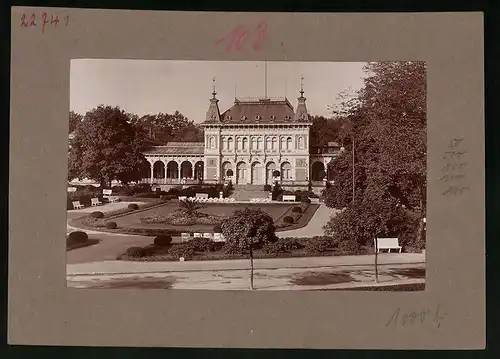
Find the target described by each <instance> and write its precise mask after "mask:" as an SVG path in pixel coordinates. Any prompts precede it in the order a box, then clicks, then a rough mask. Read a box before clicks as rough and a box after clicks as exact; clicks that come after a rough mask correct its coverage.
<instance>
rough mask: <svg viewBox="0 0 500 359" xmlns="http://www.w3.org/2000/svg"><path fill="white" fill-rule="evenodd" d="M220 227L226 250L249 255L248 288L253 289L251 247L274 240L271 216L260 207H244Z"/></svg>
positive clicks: (274, 231)
mask: <svg viewBox="0 0 500 359" xmlns="http://www.w3.org/2000/svg"><path fill="white" fill-rule="evenodd" d="M221 229H222V234H223V235H224V238H225V240H226V243H225V244H224V250H225V251H226V252H228V253H237V254H247V253H248V254H249V255H250V288H251V289H253V248H254V245H255V244H258V245H261V246H262V245H264V244H266V243H270V242H274V241H276V239H277V237H276V227H275V226H274V223H273V219H272V217H271V216H269V215H268V214H267V213H266V212H264V211H263V210H261V209H250V208H248V207H246V208H244V209H240V210H237V211H235V212H234V213H233V215H232V216H231V217H229V218H228V219H227V220H225V221H224V222H222V225H221Z"/></svg>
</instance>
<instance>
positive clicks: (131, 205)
mask: <svg viewBox="0 0 500 359" xmlns="http://www.w3.org/2000/svg"><path fill="white" fill-rule="evenodd" d="M127 207H128V209H132V210H134V211H135V210H137V209H139V205H138V204H137V203H130V204H129V205H128V206H127Z"/></svg>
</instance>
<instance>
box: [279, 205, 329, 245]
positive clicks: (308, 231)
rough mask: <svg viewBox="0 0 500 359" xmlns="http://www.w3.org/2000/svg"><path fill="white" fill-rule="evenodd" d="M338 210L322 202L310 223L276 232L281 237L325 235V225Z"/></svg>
mask: <svg viewBox="0 0 500 359" xmlns="http://www.w3.org/2000/svg"><path fill="white" fill-rule="evenodd" d="M337 212H338V210H336V209H333V208H328V207H327V206H325V204H324V203H321V204H320V206H319V208H318V209H317V210H316V212H315V213H314V216H313V217H312V218H311V220H310V221H309V223H308V224H307V225H306V226H305V227H302V228H297V229H292V230H290V231H281V232H276V235H277V236H278V237H280V238H284V237H315V236H323V235H324V234H325V233H324V231H323V226H324V225H325V224H326V223H327V222H328V220H329V219H330V217H331V216H333V215H335V214H336V213H337Z"/></svg>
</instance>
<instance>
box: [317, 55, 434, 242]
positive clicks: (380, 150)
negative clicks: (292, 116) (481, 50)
mask: <svg viewBox="0 0 500 359" xmlns="http://www.w3.org/2000/svg"><path fill="white" fill-rule="evenodd" d="M365 71H366V72H367V74H368V76H367V77H366V79H365V84H364V88H363V89H362V90H360V91H359V93H358V96H357V97H356V98H355V99H353V100H350V101H346V102H344V103H343V104H342V106H340V110H339V111H338V114H339V115H341V116H342V118H343V119H344V121H345V124H344V125H343V126H342V128H341V129H340V131H339V138H340V141H341V142H342V143H343V145H344V148H345V151H344V152H343V153H342V154H341V155H340V156H339V157H338V158H336V159H334V160H332V162H331V163H330V164H329V167H330V169H331V170H332V171H333V172H334V175H335V181H334V184H333V185H332V186H330V187H329V188H327V189H325V191H324V195H325V197H326V201H325V202H326V204H327V205H328V206H331V207H336V208H345V207H349V206H351V205H352V203H353V201H352V199H353V198H352V166H353V163H352V153H353V152H352V151H353V149H354V154H355V156H354V159H355V160H354V170H355V171H354V173H355V189H356V191H355V201H354V203H355V204H356V202H361V201H363V202H364V203H365V204H367V202H365V200H366V199H367V198H370V201H371V203H372V205H371V207H373V206H379V207H380V206H382V205H383V206H384V209H382V208H379V209H378V210H377V209H375V210H373V211H371V212H370V213H376V212H377V211H379V210H384V211H386V212H387V208H385V206H387V204H388V203H390V204H391V206H398V208H400V209H403V212H404V213H405V216H406V221H407V222H408V223H410V222H411V223H413V224H414V223H415V221H414V218H415V217H416V218H418V219H419V220H418V221H417V222H418V225H417V226H416V227H415V228H414V229H413V240H412V242H414V243H415V244H417V245H418V246H422V245H423V237H422V236H423V221H422V218H423V217H424V216H425V207H426V175H427V173H426V125H427V120H426V68H425V63H423V62H413V61H406V62H377V63H368V64H367V65H366V66H365ZM347 124H348V125H347ZM361 208H363V207H361ZM361 210H362V209H361ZM367 213H368V212H367ZM387 213H395V212H394V211H392V210H391V211H389V212H387ZM397 213H400V212H399V210H398V212H397ZM359 217H360V218H361V217H363V216H361V215H360V216H359ZM385 220H387V221H388V223H389V222H391V223H392V222H394V220H393V218H385ZM364 221H365V222H366V221H367V220H366V219H364ZM331 222H332V223H330V226H332V227H334V224H335V219H332V221H331ZM366 223H379V224H380V229H381V230H383V229H384V228H385V230H387V228H386V227H384V226H386V225H387V223H386V224H384V226H382V224H381V223H382V221H379V222H373V221H368V222H366ZM372 227H373V226H372ZM370 232H371V233H376V232H377V230H375V229H373V228H372V230H371V231H370ZM365 233H366V231H365Z"/></svg>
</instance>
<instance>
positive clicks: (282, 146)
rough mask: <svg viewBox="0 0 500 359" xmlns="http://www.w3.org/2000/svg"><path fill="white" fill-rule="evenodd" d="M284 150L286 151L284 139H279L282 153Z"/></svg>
mask: <svg viewBox="0 0 500 359" xmlns="http://www.w3.org/2000/svg"><path fill="white" fill-rule="evenodd" d="M284 149H286V138H285V137H281V150H282V151H283V150H284Z"/></svg>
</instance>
